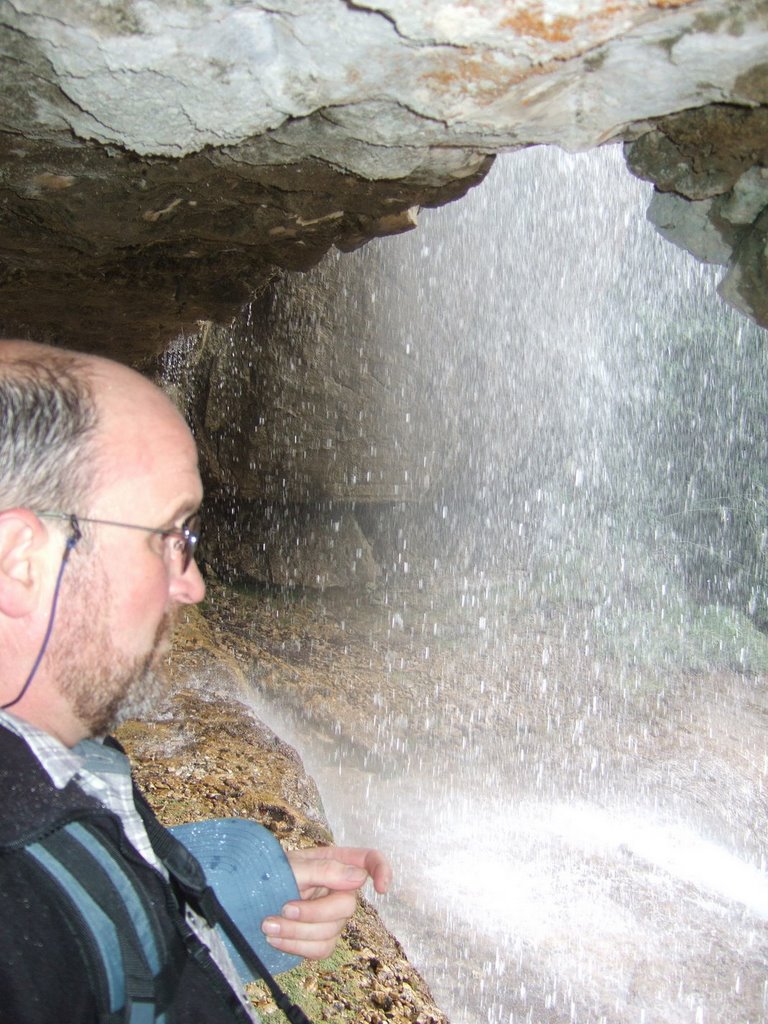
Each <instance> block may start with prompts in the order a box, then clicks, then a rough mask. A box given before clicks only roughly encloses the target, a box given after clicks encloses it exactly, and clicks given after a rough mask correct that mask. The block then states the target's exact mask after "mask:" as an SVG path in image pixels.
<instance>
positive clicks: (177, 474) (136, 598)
mask: <svg viewBox="0 0 768 1024" xmlns="http://www.w3.org/2000/svg"><path fill="white" fill-rule="evenodd" d="M106 375H107V378H108V383H109V385H110V386H109V387H108V388H107V389H106V391H105V397H104V399H103V402H102V410H101V415H102V423H103V429H102V430H100V431H99V441H98V442H97V444H98V456H97V466H98V482H97V484H96V486H95V488H94V493H93V494H92V496H91V498H90V500H89V502H88V508H87V509H74V510H73V511H74V512H75V513H78V512H79V513H80V514H81V515H83V516H89V517H94V518H98V519H109V520H114V521H115V522H121V523H132V524H135V525H141V526H151V527H155V528H157V529H171V528H174V527H179V526H180V525H181V523H182V522H183V520H184V519H186V518H187V516H188V515H190V513H191V512H193V511H195V510H196V509H197V508H198V506H199V503H200V501H201V499H202V486H201V483H200V477H199V473H198V469H197V452H196V449H195V445H194V441H193V439H192V436H191V434H190V433H189V430H188V428H187V427H186V424H185V423H184V421H183V420H182V419H181V417H180V416H179V414H178V413H177V412H176V410H175V409H174V408H173V406H172V405H171V404H170V402H169V401H168V400H167V399H166V398H165V396H164V395H162V394H161V393H160V392H159V391H158V390H157V389H156V388H154V387H153V386H152V385H150V384H149V383H148V382H146V381H145V380H143V379H142V378H138V376H137V375H135V374H133V373H131V372H130V371H127V370H125V369H123V368H122V367H115V368H110V369H109V371H106ZM99 394H101V392H99ZM67 511H69V510H67ZM83 531H84V537H83V539H82V540H81V541H80V543H79V544H78V545H77V547H76V548H75V549H74V551H73V553H72V556H71V558H70V560H69V564H68V565H67V568H66V570H65V574H64V578H63V583H62V590H61V597H60V601H59V612H58V615H57V619H58V621H57V624H56V627H55V629H54V634H53V637H52V641H51V645H50V649H49V658H50V661H49V664H50V667H51V676H52V679H53V682H54V685H56V686H57V688H58V690H59V692H60V693H61V694H62V695H63V696H64V697H65V698H66V699H67V702H68V704H69V706H70V708H71V709H72V711H73V712H74V714H75V715H76V717H77V718H78V720H79V721H80V722H82V724H83V725H84V726H85V727H86V729H87V731H88V734H89V735H100V734H103V733H104V732H107V731H108V730H109V729H110V728H111V727H112V726H113V725H114V724H115V722H116V721H117V720H120V719H122V718H125V717H137V716H138V715H142V714H143V715H146V714H147V713H149V712H151V711H152V710H153V708H156V707H157V703H158V701H159V699H160V695H161V693H162V683H161V680H160V676H159V674H158V672H157V669H158V667H159V665H160V663H161V661H162V659H163V657H164V656H165V655H166V654H167V652H168V649H169V646H170V631H171V628H172V625H173V621H174V619H175V617H176V614H177V612H178V610H179V606H180V605H181V604H191V603H195V602H197V601H200V600H201V599H202V597H203V596H204V593H205V587H204V584H203V581H202V578H201V577H200V573H199V571H198V569H197V566H196V565H195V563H194V562H192V563H191V564H190V566H189V567H188V569H187V570H186V572H184V573H183V574H182V573H181V571H180V566H179V564H178V560H174V559H173V558H171V557H170V556H169V549H168V542H167V541H164V540H163V539H162V538H161V537H159V536H158V535H156V534H152V533H145V532H143V531H141V530H129V529H124V528H121V527H117V526H104V525H96V524H85V523H84V524H83Z"/></svg>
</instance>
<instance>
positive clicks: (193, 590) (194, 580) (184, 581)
mask: <svg viewBox="0 0 768 1024" xmlns="http://www.w3.org/2000/svg"><path fill="white" fill-rule="evenodd" d="M168 589H169V595H170V597H171V598H172V599H173V600H174V601H178V603H179V604H197V603H198V602H199V601H202V600H203V598H204V597H205V581H204V580H203V577H202V575H201V574H200V570H199V569H198V567H197V562H196V561H195V560H194V558H193V559H192V561H191V562H190V563H189V565H188V566H187V570H186V572H183V573H174V574H173V576H172V577H171V582H170V586H169V588H168Z"/></svg>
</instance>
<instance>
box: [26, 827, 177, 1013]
mask: <svg viewBox="0 0 768 1024" xmlns="http://www.w3.org/2000/svg"><path fill="white" fill-rule="evenodd" d="M26 853H27V854H28V855H29V856H31V857H32V858H34V860H35V861H36V862H37V864H38V865H39V867H40V868H41V869H42V870H43V871H44V872H45V874H46V875H47V877H48V879H49V881H50V882H51V883H53V884H52V885H50V886H49V888H50V889H51V892H52V893H54V894H55V896H56V899H57V901H58V902H59V904H60V905H61V906H62V907H63V908H64V909H65V912H66V913H67V914H68V915H73V917H72V919H74V920H76V921H78V923H79V925H80V931H81V932H84V937H83V942H84V944H85V946H86V948H88V949H89V951H90V953H91V956H89V957H88V961H89V963H90V964H91V965H95V964H98V965H99V966H98V968H96V967H95V966H92V970H94V971H95V973H96V974H97V975H98V977H97V978H95V979H92V980H95V981H96V985H95V986H94V988H95V991H96V992H97V994H100V1002H101V1003H102V1011H101V1012H102V1015H103V1016H102V1019H103V1020H105V1021H113V1020H114V1021H124V1022H125V1024H155V1022H158V1024H159V1022H162V1021H163V1020H164V1014H163V1013H162V1012H161V1013H160V1014H159V1015H158V1013H157V1010H158V1001H159V1002H161V1003H165V1001H166V1000H165V999H164V998H161V999H160V1000H158V996H159V995H161V993H160V992H159V989H160V988H162V987H163V985H162V979H163V976H164V974H165V971H164V970H163V967H164V966H165V961H166V959H167V956H168V950H167V949H166V948H165V946H166V944H165V942H164V941H163V938H162V933H161V931H160V929H159V928H158V927H157V925H156V923H155V919H154V911H153V908H152V907H151V905H150V901H149V900H148V899H147V897H146V896H145V895H144V894H143V893H142V891H141V888H140V886H139V885H138V883H137V881H136V879H135V877H134V876H133V874H132V872H131V869H130V867H129V866H128V865H127V864H126V863H125V861H124V860H123V858H122V857H120V856H119V855H116V853H115V851H113V850H112V848H111V846H110V845H109V844H108V843H107V842H105V841H104V840H103V839H102V837H101V836H100V834H99V831H98V830H97V829H95V828H93V827H92V826H89V825H87V824H85V823H83V822H71V823H69V824H68V825H65V826H63V827H62V828H61V829H59V830H57V831H56V832H54V833H53V834H52V835H49V836H47V837H45V838H43V839H40V840H38V841H37V842H35V843H31V844H30V845H28V846H27V847H26ZM162 995H163V996H165V995H167V993H162Z"/></svg>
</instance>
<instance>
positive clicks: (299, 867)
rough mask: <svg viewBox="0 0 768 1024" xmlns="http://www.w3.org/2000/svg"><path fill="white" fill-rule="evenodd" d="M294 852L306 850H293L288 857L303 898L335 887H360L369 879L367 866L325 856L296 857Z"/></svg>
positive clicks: (321, 893)
mask: <svg viewBox="0 0 768 1024" xmlns="http://www.w3.org/2000/svg"><path fill="white" fill-rule="evenodd" d="M294 853H302V854H303V853H304V851H303V850H301V851H297V850H292V851H291V853H290V854H289V858H288V859H289V861H290V864H291V868H292V869H293V873H294V876H295V877H296V884H297V885H298V887H299V892H300V893H301V895H302V898H303V899H311V898H312V897H313V896H318V895H321V896H322V895H324V894H325V892H328V891H329V890H333V889H345V890H346V889H359V888H360V886H361V885H364V884H365V882H366V881H367V880H368V872H367V871H366V870H365V868H362V867H356V866H355V865H354V864H344V863H342V862H341V861H339V860H331V859H328V858H325V857H322V858H305V857H294V856H292V854H294Z"/></svg>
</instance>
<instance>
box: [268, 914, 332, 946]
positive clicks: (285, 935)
mask: <svg viewBox="0 0 768 1024" xmlns="http://www.w3.org/2000/svg"><path fill="white" fill-rule="evenodd" d="M348 920H349V918H348V917H346V916H345V917H342V918H340V919H339V920H338V921H332V920H330V919H329V920H324V921H318V922H317V923H307V922H306V921H286V920H285V918H282V917H267V918H265V919H264V920H263V921H262V922H261V930H262V931H263V932H264V934H265V935H266V936H267V938H268V939H285V940H287V941H289V942H327V941H333V942H335V941H336V939H338V937H339V935H341V933H342V932H343V931H344V927H345V925H346V924H347V921H348Z"/></svg>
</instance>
